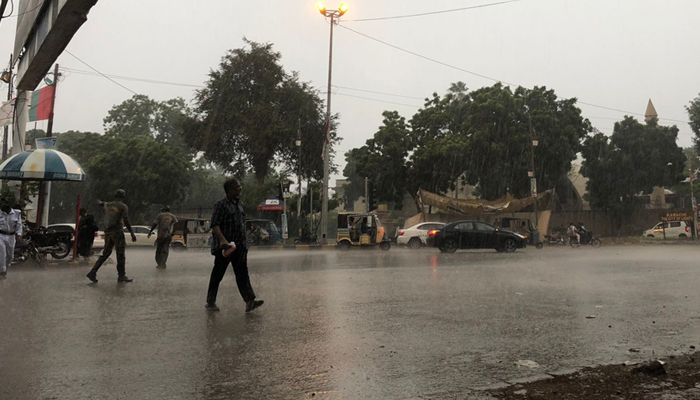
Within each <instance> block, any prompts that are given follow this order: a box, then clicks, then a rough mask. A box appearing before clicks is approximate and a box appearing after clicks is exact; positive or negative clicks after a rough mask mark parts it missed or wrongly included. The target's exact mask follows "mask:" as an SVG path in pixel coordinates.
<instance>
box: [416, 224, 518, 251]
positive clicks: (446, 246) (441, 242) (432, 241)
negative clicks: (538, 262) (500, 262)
mask: <svg viewBox="0 0 700 400" xmlns="http://www.w3.org/2000/svg"><path fill="white" fill-rule="evenodd" d="M427 243H428V245H429V246H433V247H437V248H438V249H440V251H441V252H443V253H454V252H455V251H457V249H495V250H496V251H498V252H507V253H512V252H514V251H515V250H516V249H522V248H524V247H525V246H527V241H526V239H525V237H524V236H523V235H520V234H517V233H515V232H510V231H506V230H503V229H499V228H496V227H495V226H493V225H489V224H487V223H485V222H481V221H457V222H452V223H450V224H447V225H445V226H444V227H443V228H442V229H440V230H432V231H429V232H428V241H427Z"/></svg>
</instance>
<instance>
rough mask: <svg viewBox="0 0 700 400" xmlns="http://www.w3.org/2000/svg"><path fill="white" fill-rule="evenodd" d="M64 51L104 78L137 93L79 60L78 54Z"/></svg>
mask: <svg viewBox="0 0 700 400" xmlns="http://www.w3.org/2000/svg"><path fill="white" fill-rule="evenodd" d="M66 53H68V54H70V55H71V56H72V57H73V58H75V59H76V60H78V61H80V62H81V63H83V64H85V65H86V66H87V67H88V68H90V69H91V70H93V71H95V72H97V73H98V74H100V75H102V76H104V77H105V78H107V79H109V80H110V81H112V82H113V83H114V84H115V85H118V86H121V87H122V88H124V89H126V90H128V91H129V92H131V93H133V94H138V93H136V92H134V91H133V90H131V89H129V88H128V87H126V86H124V85H122V84H121V83H119V82H117V81H115V80H114V79H112V78H110V77H108V76H107V75H105V74H103V73H102V72H100V71H98V70H96V69H95V68H93V67H92V66H91V65H90V64H88V63H86V62H85V61H83V60H81V59H80V58H78V56H76V55H75V54H73V53H71V52H70V51H68V50H66Z"/></svg>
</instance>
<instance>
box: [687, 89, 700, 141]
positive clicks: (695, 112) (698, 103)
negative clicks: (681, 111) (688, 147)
mask: <svg viewBox="0 0 700 400" xmlns="http://www.w3.org/2000/svg"><path fill="white" fill-rule="evenodd" d="M685 109H686V111H688V117H689V118H690V129H692V130H693V133H695V138H694V142H695V149H696V150H698V152H700V95H698V97H696V98H695V99H694V100H692V101H691V102H690V104H689V105H688V106H687V107H686V108H685Z"/></svg>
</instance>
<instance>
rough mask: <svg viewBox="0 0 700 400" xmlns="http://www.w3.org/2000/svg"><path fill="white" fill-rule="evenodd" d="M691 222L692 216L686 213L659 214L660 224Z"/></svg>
mask: <svg viewBox="0 0 700 400" xmlns="http://www.w3.org/2000/svg"><path fill="white" fill-rule="evenodd" d="M692 220H693V216H692V215H688V213H684V212H677V213H666V214H661V221H662V222H672V221H687V222H691V221H692Z"/></svg>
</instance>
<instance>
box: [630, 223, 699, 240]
mask: <svg viewBox="0 0 700 400" xmlns="http://www.w3.org/2000/svg"><path fill="white" fill-rule="evenodd" d="M664 231H666V238H667V239H676V238H682V239H685V238H689V237H691V236H693V232H692V231H691V228H690V225H689V224H688V223H687V222H685V221H671V222H659V223H658V224H656V225H655V226H654V227H653V228H651V229H647V230H646V231H644V233H643V234H642V236H644V237H646V238H649V239H663V238H664Z"/></svg>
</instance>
